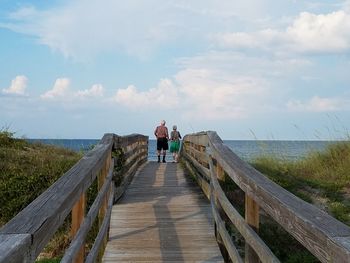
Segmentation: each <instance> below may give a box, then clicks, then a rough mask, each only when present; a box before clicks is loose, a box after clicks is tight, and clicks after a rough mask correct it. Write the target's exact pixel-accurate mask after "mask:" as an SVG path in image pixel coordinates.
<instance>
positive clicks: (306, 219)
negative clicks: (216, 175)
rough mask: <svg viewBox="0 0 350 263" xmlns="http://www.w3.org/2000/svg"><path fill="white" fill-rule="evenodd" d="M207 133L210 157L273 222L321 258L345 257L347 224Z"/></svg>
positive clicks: (339, 259) (335, 259) (348, 236)
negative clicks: (266, 175) (288, 188)
mask: <svg viewBox="0 0 350 263" xmlns="http://www.w3.org/2000/svg"><path fill="white" fill-rule="evenodd" d="M207 134H208V137H209V145H210V148H211V154H212V155H213V157H214V158H215V159H216V160H217V161H218V162H219V163H220V165H221V166H222V167H223V168H224V170H225V171H226V172H227V173H228V175H229V176H230V177H231V179H232V180H233V181H234V182H235V183H236V184H237V185H238V186H239V187H240V188H241V189H242V190H243V191H244V192H246V193H247V194H248V195H249V196H251V197H252V198H253V199H254V200H255V202H257V203H258V205H259V206H260V207H261V208H262V209H264V211H265V212H267V213H268V214H269V215H270V216H272V218H273V219H274V220H275V221H276V222H278V223H279V224H280V225H281V226H282V227H284V228H285V229H286V230H287V231H288V232H289V233H290V234H292V235H293V236H294V237H295V238H296V239H297V240H298V241H299V242H300V243H301V244H303V245H304V246H305V247H306V248H307V249H308V250H309V251H310V252H311V253H313V254H314V255H315V256H316V257H317V258H318V259H319V260H321V261H322V262H330V261H331V262H347V261H348V259H349V258H350V249H349V247H350V228H349V227H348V226H346V225H345V224H343V223H341V222H339V221H338V220H336V219H335V218H333V217H331V216H330V215H328V214H327V213H325V212H323V211H321V210H320V209H318V208H317V207H315V206H313V205H311V204H309V203H306V202H305V201H303V200H301V199H300V198H298V197H296V196H295V195H293V194H291V193H290V192H288V191H286V190H285V189H283V188H282V187H280V186H279V185H277V184H275V183H273V182H272V181H270V180H269V179H268V178H266V177H265V176H264V175H263V174H261V173H260V172H258V171H257V170H255V169H254V168H253V167H251V166H250V165H248V164H247V163H245V162H244V161H242V160H241V159H240V158H239V157H238V156H237V155H236V154H234V153H233V152H232V151H231V150H230V149H229V148H228V147H227V146H225V145H223V143H222V140H221V139H220V137H219V136H218V135H217V134H216V133H215V132H208V133H207ZM340 240H342V242H340Z"/></svg>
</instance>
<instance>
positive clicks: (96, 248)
mask: <svg viewBox="0 0 350 263" xmlns="http://www.w3.org/2000/svg"><path fill="white" fill-rule="evenodd" d="M113 189H114V188H111V194H110V196H109V199H108V209H107V211H106V215H105V217H104V219H103V221H102V225H101V227H100V230H99V232H98V234H97V237H96V239H95V242H94V244H93V246H92V248H91V250H90V252H89V254H88V256H87V257H86V260H85V263H93V262H95V260H96V258H97V257H98V255H99V254H100V253H101V252H100V249H101V246H102V245H103V242H104V240H105V237H106V236H107V235H108V228H109V223H110V219H111V212H112V207H113V200H114V197H113V194H114V191H113ZM103 249H104V248H103ZM103 252H104V251H103ZM103 252H102V254H103Z"/></svg>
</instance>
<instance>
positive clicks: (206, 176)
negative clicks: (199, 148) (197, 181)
mask: <svg viewBox="0 0 350 263" xmlns="http://www.w3.org/2000/svg"><path fill="white" fill-rule="evenodd" d="M183 156H184V157H185V158H187V159H188V160H189V161H190V162H191V164H192V165H193V166H194V168H196V170H197V171H198V172H199V173H200V174H201V175H202V177H203V179H205V180H206V181H207V182H210V172H209V169H208V168H206V167H203V166H202V165H201V164H200V163H199V162H198V161H197V160H196V159H195V158H193V157H192V156H190V155H188V154H187V153H186V152H184V153H183Z"/></svg>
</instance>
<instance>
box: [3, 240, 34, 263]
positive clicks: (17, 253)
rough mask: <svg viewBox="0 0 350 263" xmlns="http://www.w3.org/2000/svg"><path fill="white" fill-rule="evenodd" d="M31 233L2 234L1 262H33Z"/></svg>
mask: <svg viewBox="0 0 350 263" xmlns="http://www.w3.org/2000/svg"><path fill="white" fill-rule="evenodd" d="M30 245H31V236H30V235H29V234H0V262H4V263H17V262H23V263H27V262H31V261H30V260H29V258H30V250H31V249H30Z"/></svg>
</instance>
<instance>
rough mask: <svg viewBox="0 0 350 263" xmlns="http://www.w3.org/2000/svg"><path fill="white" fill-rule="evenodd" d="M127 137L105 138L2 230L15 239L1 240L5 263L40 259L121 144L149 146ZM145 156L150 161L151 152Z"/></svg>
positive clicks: (1, 259) (143, 140) (1, 258)
mask: <svg viewBox="0 0 350 263" xmlns="http://www.w3.org/2000/svg"><path fill="white" fill-rule="evenodd" d="M125 137H127V138H126V139H125V138H124V137H120V136H117V135H114V134H105V135H104V136H103V138H102V139H101V140H100V142H99V143H98V144H97V145H96V146H95V147H94V149H93V150H91V151H89V152H88V153H86V154H85V156H84V157H83V158H82V159H81V160H80V161H79V162H78V163H77V164H75V165H74V166H73V167H72V168H71V169H70V170H69V171H68V172H67V173H66V174H65V175H63V176H62V177H61V178H60V179H59V180H58V181H56V182H55V183H54V184H53V185H52V186H51V187H50V188H49V189H48V190H47V191H45V192H44V193H43V194H42V195H40V196H39V197H38V198H37V199H36V200H34V201H33V202H32V203H31V204H30V205H28V206H27V207H26V208H25V209H23V210H22V211H21V212H20V213H19V214H18V215H17V216H15V217H14V218H13V219H12V220H11V221H10V222H8V223H7V224H6V225H5V226H4V227H2V228H1V230H0V237H4V236H7V235H14V236H13V238H12V239H3V238H2V239H0V249H2V248H3V247H6V253H4V254H3V255H0V262H1V263H3V262H4V263H7V262H9V261H8V260H5V259H7V257H8V255H16V256H14V257H13V258H14V260H15V262H33V261H34V260H35V259H36V258H37V256H38V254H39V253H40V252H41V250H42V248H43V247H44V246H45V245H46V244H47V242H48V241H49V240H50V238H51V237H52V236H53V234H54V233H55V232H56V230H57V229H58V227H59V226H60V225H62V223H63V221H64V219H65V218H66V216H67V215H68V214H69V213H70V212H71V210H72V208H73V206H74V204H75V203H76V202H77V201H78V199H79V198H80V196H81V195H82V194H83V193H84V192H85V191H86V190H87V188H88V187H89V186H90V185H91V183H92V182H93V181H94V180H95V178H96V176H97V174H98V173H99V171H100V170H101V168H102V167H103V166H104V165H105V161H106V159H107V158H108V156H110V154H111V150H112V148H117V147H118V145H120V144H123V145H125V146H126V145H127V144H128V143H129V142H136V141H139V143H138V144H139V145H147V144H148V137H147V136H142V135H136V136H134V137H133V136H125ZM136 145H137V143H136ZM142 151H144V149H143V150H139V152H142ZM142 154H143V155H144V156H146V158H147V152H146V153H142ZM23 236H28V237H30V239H31V244H30V245H29V246H28V244H27V243H26V242H20V241H21V237H23ZM17 238H18V242H17ZM6 240H7V241H6ZM26 240H27V239H26ZM5 241H6V242H5ZM10 243H11V244H12V245H10Z"/></svg>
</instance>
